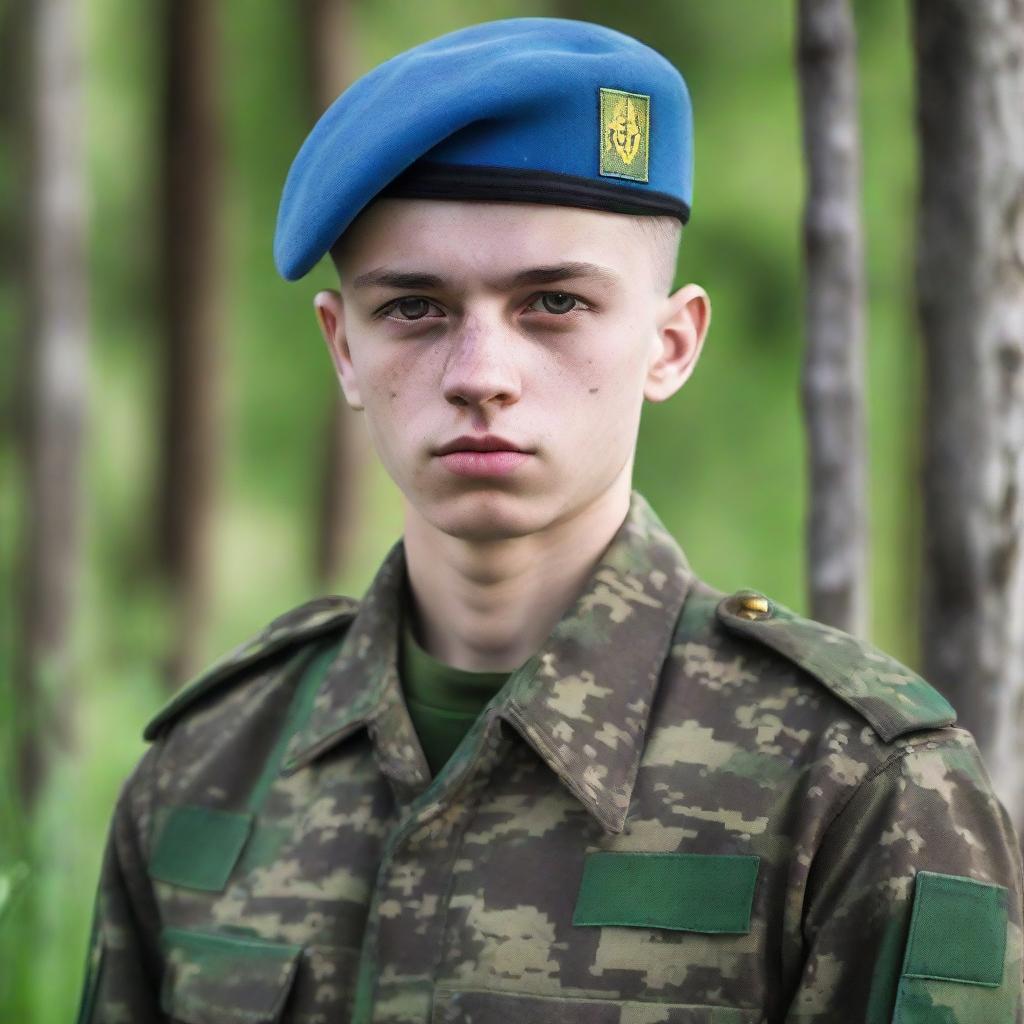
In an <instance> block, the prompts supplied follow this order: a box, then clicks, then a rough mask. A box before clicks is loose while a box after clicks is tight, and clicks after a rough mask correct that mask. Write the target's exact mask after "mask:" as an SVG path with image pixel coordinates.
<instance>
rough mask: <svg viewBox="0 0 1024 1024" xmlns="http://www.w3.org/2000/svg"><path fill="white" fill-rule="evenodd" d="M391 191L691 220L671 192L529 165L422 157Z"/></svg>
mask: <svg viewBox="0 0 1024 1024" xmlns="http://www.w3.org/2000/svg"><path fill="white" fill-rule="evenodd" d="M389 196H390V197H392V198H396V199H476V200H490V201H491V202H509V203H547V204H548V205H551V206H578V207H581V208H583V209H587V210H607V211H609V212H611V213H624V214H632V215H633V216H639V217H644V216H646V217H675V218H677V219H678V220H679V221H681V222H682V223H683V224H685V223H686V222H687V221H688V220H689V219H690V207H689V206H688V205H687V204H686V203H684V202H683V201H682V200H681V199H678V198H677V197H676V196H672V195H669V194H668V193H667V192H656V191H652V190H647V191H644V192H641V191H639V190H636V191H633V190H627V189H625V188H623V187H622V186H621V185H619V184H614V185H613V184H612V183H611V182H606V181H594V180H593V179H592V178H583V177H580V176H578V175H574V174H557V173H555V172H553V171H537V170H532V169H529V168H528V169H525V170H520V169H518V168H516V169H513V168H509V167H478V166H475V165H469V164H435V163H428V162H426V161H421V162H420V163H416V164H413V166H412V167H410V168H409V170H407V171H405V172H404V173H402V174H400V175H399V176H398V177H397V178H396V179H395V180H394V181H393V182H391V184H390V185H387V186H386V187H385V188H384V189H383V190H382V191H381V192H380V197H381V198H387V197H389Z"/></svg>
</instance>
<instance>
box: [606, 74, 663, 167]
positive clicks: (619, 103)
mask: <svg viewBox="0 0 1024 1024" xmlns="http://www.w3.org/2000/svg"><path fill="white" fill-rule="evenodd" d="M600 104H601V135H600V142H599V143H598V156H599V167H600V173H601V174H603V175H605V176H607V177H609V178H629V179H630V180H632V181H647V163H648V157H649V156H650V144H651V97H650V96H644V95H643V94H642V93H638V92H624V91H622V90H621V89H601V90H600Z"/></svg>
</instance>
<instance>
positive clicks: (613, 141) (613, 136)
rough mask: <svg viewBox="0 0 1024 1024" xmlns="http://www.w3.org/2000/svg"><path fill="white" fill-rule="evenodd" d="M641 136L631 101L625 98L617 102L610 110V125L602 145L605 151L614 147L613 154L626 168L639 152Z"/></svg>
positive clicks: (634, 108) (634, 107)
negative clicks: (616, 154)
mask: <svg viewBox="0 0 1024 1024" xmlns="http://www.w3.org/2000/svg"><path fill="white" fill-rule="evenodd" d="M642 135H643V132H642V131H641V130H640V122H639V120H638V119H637V116H636V106H635V105H634V103H633V100H632V99H631V98H630V97H628V96H626V97H624V98H623V99H621V100H619V102H618V103H616V104H615V108H614V109H613V110H612V119H611V124H609V125H608V135H607V138H606V139H605V144H604V148H605V151H607V150H609V149H611V148H612V146H614V147H615V152H616V153H618V154H619V156H620V157H622V162H623V163H624V164H625V165H626V166H627V167H628V166H629V165H630V164H631V163H632V162H633V161H634V160H635V159H636V155H637V153H639V152H640V140H641V136H642Z"/></svg>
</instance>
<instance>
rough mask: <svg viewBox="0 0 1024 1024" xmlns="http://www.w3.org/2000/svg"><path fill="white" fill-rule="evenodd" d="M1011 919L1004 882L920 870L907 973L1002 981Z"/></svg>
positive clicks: (991, 983) (977, 982) (974, 982)
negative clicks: (1007, 931)
mask: <svg viewBox="0 0 1024 1024" xmlns="http://www.w3.org/2000/svg"><path fill="white" fill-rule="evenodd" d="M1006 918H1007V914H1006V890H1005V889H1004V888H1003V887H1002V886H1000V885H988V884H986V883H984V882H976V881H974V879H972V878H962V877H960V876H959V875H940V874H935V873H934V872H931V871H919V872H918V873H917V879H916V881H915V883H914V909H913V914H912V916H911V919H910V937H909V938H908V939H907V952H906V956H905V957H904V960H903V976H904V977H905V978H934V979H938V980H940V981H959V982H963V983H964V984H967V985H986V986H997V985H1000V984H1002V981H1003V958H1004V956H1005V954H1006Z"/></svg>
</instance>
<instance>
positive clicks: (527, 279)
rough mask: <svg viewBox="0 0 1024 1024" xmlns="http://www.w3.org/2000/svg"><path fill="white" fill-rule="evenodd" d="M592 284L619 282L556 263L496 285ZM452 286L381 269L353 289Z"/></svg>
mask: <svg viewBox="0 0 1024 1024" xmlns="http://www.w3.org/2000/svg"><path fill="white" fill-rule="evenodd" d="M578 280H592V281H596V282H597V283H598V284H603V285H605V286H606V287H609V288H613V287H615V285H616V284H617V283H618V278H617V277H616V275H615V274H614V273H613V272H612V271H611V270H608V269H607V268H606V267H601V266H599V265H598V264H596V263H579V262H569V263H555V264H552V265H550V266H545V267H529V268H527V269H526V270H520V271H518V272H517V273H515V274H513V275H512V276H511V277H509V278H505V279H502V280H499V281H497V282H496V286H497V287H498V288H499V289H502V290H505V289H508V288H520V287H522V286H523V285H526V284H554V283H555V282H557V281H578ZM446 284H448V282H447V281H446V280H445V279H444V278H443V277H439V276H438V275H437V274H427V273H424V272H421V271H415V270H414V271H401V270H391V269H389V268H387V267H377V268H376V269H375V270H369V271H367V272H366V273H365V274H360V275H359V276H358V277H357V278H354V279H353V281H352V287H353V288H411V289H417V288H444V287H445V285H446Z"/></svg>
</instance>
